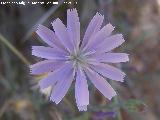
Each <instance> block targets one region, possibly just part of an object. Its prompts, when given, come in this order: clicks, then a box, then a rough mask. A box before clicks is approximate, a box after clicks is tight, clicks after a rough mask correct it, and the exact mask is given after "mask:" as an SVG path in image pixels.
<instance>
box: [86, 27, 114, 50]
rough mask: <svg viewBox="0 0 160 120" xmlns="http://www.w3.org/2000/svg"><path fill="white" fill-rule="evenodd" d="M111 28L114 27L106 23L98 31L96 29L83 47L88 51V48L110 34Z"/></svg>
mask: <svg viewBox="0 0 160 120" xmlns="http://www.w3.org/2000/svg"><path fill="white" fill-rule="evenodd" d="M113 30H114V27H113V26H112V25H111V24H107V25H106V26H104V27H103V28H102V29H101V30H100V31H98V32H97V33H96V34H95V36H94V37H93V38H92V39H90V41H89V42H88V44H87V45H86V47H85V48H84V49H87V50H88V51H89V49H90V48H92V47H94V46H97V45H98V44H100V43H102V42H103V41H104V40H105V39H106V38H107V37H108V36H109V35H111V33H112V31H113Z"/></svg>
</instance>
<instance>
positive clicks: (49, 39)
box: [36, 25, 64, 50]
mask: <svg viewBox="0 0 160 120" xmlns="http://www.w3.org/2000/svg"><path fill="white" fill-rule="evenodd" d="M36 33H37V34H38V35H39V36H40V37H41V39H42V40H43V41H44V42H46V43H47V44H48V45H50V46H51V47H56V48H57V47H58V48H60V49H63V50H64V48H63V47H62V44H61V43H60V41H59V40H58V38H57V36H56V35H55V33H54V32H53V31H52V30H50V29H48V28H47V27H45V26H43V25H39V26H38V29H37V31H36Z"/></svg>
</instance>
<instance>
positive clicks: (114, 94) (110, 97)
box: [108, 91, 117, 100]
mask: <svg viewBox="0 0 160 120" xmlns="http://www.w3.org/2000/svg"><path fill="white" fill-rule="evenodd" d="M116 95H117V93H116V92H115V91H114V93H113V94H112V96H108V100H112V98H113V97H115V96H116Z"/></svg>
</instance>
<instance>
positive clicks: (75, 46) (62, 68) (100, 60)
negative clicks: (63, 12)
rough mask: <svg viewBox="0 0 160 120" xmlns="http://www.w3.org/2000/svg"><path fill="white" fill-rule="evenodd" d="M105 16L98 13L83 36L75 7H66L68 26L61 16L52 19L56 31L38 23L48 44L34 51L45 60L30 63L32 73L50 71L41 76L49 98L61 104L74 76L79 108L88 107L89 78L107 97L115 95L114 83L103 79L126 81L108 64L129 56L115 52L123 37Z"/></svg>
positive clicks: (35, 48)
mask: <svg viewBox="0 0 160 120" xmlns="http://www.w3.org/2000/svg"><path fill="white" fill-rule="evenodd" d="M103 19H104V16H102V15H101V14H99V13H97V14H96V15H95V16H94V17H93V19H92V20H91V22H90V23H89V26H88V28H87V30H86V32H85V34H84V38H83V40H81V39H80V22H79V17H78V13H77V10H76V9H71V10H68V11H67V27H65V25H64V24H63V23H62V21H61V20H60V19H56V20H55V21H53V22H52V26H53V28H54V32H53V31H52V30H50V29H48V28H46V27H45V26H43V25H39V27H38V30H37V31H36V33H37V34H38V35H39V36H40V37H41V39H42V40H43V41H44V42H46V43H47V44H48V45H49V47H44V46H33V47H32V48H33V51H32V55H35V56H37V57H40V58H44V59H45V60H44V61H41V62H39V63H36V64H34V65H31V73H32V74H43V73H47V74H48V75H47V77H45V78H44V79H42V80H40V82H39V86H40V89H41V90H42V91H43V90H44V89H50V90H51V93H50V100H51V101H53V102H55V103H56V104H58V103H59V102H60V101H61V100H62V98H63V97H64V96H65V95H66V93H67V91H68V89H69V88H70V86H71V84H72V82H73V80H75V81H76V82H75V97H76V103H77V106H78V109H79V110H80V111H86V110H87V105H89V91H88V85H87V78H89V79H90V81H91V82H92V83H93V84H94V85H95V87H96V88H97V89H98V90H99V91H100V92H101V93H102V94H103V95H104V96H105V97H106V98H108V99H111V98H112V97H113V96H115V95H116V92H115V91H114V89H113V88H112V87H111V85H110V84H109V83H108V82H107V81H106V80H105V79H104V78H105V77H106V78H109V79H112V80H115V81H121V82H123V80H124V76H125V73H123V72H122V71H121V70H119V69H117V68H115V67H113V66H111V65H109V64H107V63H120V62H126V61H128V60H129V58H128V55H127V54H125V53H112V52H111V51H112V50H113V49H114V48H116V47H118V46H120V45H121V44H122V43H123V42H124V39H123V37H122V34H116V35H111V33H112V31H113V30H114V27H113V26H112V25H111V24H107V25H106V26H104V27H102V28H101V26H102V22H103Z"/></svg>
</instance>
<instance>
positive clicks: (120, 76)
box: [92, 63, 125, 82]
mask: <svg viewBox="0 0 160 120" xmlns="http://www.w3.org/2000/svg"><path fill="white" fill-rule="evenodd" d="M92 68H93V69H94V70H95V71H97V72H98V73H100V74H101V75H103V76H104V77H107V78H109V79H112V80H116V81H120V82H123V81H124V77H125V73H124V72H122V71H121V70H119V69H117V68H115V67H113V66H111V65H107V64H103V63H100V64H99V65H94V67H92Z"/></svg>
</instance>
